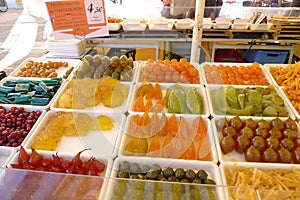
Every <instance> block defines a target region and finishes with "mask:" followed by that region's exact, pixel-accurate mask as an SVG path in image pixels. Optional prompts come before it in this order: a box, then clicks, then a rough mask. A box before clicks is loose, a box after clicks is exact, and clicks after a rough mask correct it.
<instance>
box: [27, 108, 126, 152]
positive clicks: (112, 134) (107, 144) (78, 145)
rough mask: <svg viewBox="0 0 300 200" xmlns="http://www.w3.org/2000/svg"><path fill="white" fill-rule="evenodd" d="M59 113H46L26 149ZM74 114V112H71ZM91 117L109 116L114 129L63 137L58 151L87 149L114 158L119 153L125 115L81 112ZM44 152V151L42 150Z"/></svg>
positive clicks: (28, 141) (51, 111)
mask: <svg viewBox="0 0 300 200" xmlns="http://www.w3.org/2000/svg"><path fill="white" fill-rule="evenodd" d="M57 112H59V111H53V110H50V111H49V112H47V113H46V115H45V117H44V118H43V120H42V121H41V123H40V124H39V126H38V127H37V128H36V129H35V131H34V132H33V133H32V134H31V136H30V138H29V139H28V140H27V141H26V143H25V145H24V147H25V148H28V149H30V148H31V144H32V143H33V141H34V140H35V139H36V137H37V136H38V135H39V133H40V132H41V131H42V130H45V128H46V126H47V124H48V122H49V121H51V120H52V119H53V117H54V114H55V113H57ZM70 113H74V112H70ZM79 113H83V114H87V115H89V116H90V117H91V118H93V119H95V120H96V118H97V117H98V116H100V115H104V116H108V117H110V118H111V119H112V121H113V123H114V128H113V129H111V130H103V131H101V130H91V131H89V132H88V134H87V135H86V136H63V137H62V138H61V141H60V143H59V144H58V146H57V149H56V151H59V152H67V153H72V152H76V151H80V150H82V149H85V148H90V149H91V153H93V155H96V156H102V157H114V156H116V155H117V153H118V149H119V143H120V138H119V132H120V131H121V130H122V129H123V126H124V124H125V115H122V114H113V113H103V114H96V113H88V112H79ZM40 150H43V149H40Z"/></svg>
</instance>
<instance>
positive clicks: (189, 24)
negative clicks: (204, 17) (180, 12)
mask: <svg viewBox="0 0 300 200" xmlns="http://www.w3.org/2000/svg"><path fill="white" fill-rule="evenodd" d="M174 24H175V28H176V29H193V27H194V25H195V21H194V20H192V19H189V18H187V19H177V20H176V21H175V23H174Z"/></svg>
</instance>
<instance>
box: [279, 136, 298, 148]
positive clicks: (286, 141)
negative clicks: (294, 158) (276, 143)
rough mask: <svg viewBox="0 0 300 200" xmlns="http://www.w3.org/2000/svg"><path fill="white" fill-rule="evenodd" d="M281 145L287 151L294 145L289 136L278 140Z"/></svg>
mask: <svg viewBox="0 0 300 200" xmlns="http://www.w3.org/2000/svg"><path fill="white" fill-rule="evenodd" d="M280 143H281V145H282V146H283V147H284V148H286V149H287V150H289V151H292V150H293V149H294V147H295V145H294V142H293V140H291V139H290V138H284V139H282V140H281V141H280Z"/></svg>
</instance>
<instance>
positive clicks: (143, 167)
mask: <svg viewBox="0 0 300 200" xmlns="http://www.w3.org/2000/svg"><path fill="white" fill-rule="evenodd" d="M140 169H141V174H144V175H145V174H147V172H148V171H150V169H151V167H150V166H149V165H142V166H140Z"/></svg>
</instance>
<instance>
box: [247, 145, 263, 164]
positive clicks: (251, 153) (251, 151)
mask: <svg viewBox="0 0 300 200" xmlns="http://www.w3.org/2000/svg"><path fill="white" fill-rule="evenodd" d="M245 160H246V161H247V162H260V161H261V154H260V152H259V150H258V149H257V148H256V147H254V146H253V145H251V146H250V147H249V148H248V149H247V151H246V152H245Z"/></svg>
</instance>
